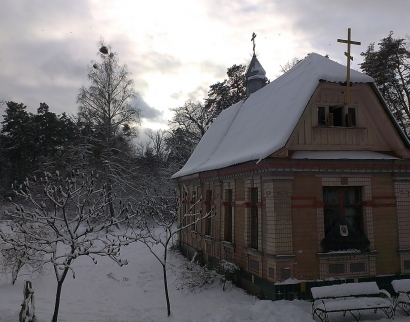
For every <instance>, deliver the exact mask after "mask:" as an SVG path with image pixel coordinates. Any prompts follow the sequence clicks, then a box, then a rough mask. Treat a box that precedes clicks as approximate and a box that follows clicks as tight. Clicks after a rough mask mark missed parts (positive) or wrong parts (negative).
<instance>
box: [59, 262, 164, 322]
mask: <svg viewBox="0 0 410 322" xmlns="http://www.w3.org/2000/svg"><path fill="white" fill-rule="evenodd" d="M162 271H163V273H164V289H165V298H166V300H167V313H168V316H170V315H171V303H170V302H169V294H168V280H167V269H166V266H165V265H162ZM53 322H54V321H53Z"/></svg>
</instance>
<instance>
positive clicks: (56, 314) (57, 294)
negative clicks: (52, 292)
mask: <svg viewBox="0 0 410 322" xmlns="http://www.w3.org/2000/svg"><path fill="white" fill-rule="evenodd" d="M67 273H68V268H65V269H64V272H63V275H62V276H61V279H60V280H57V292H56V302H55V304H54V314H53V319H52V320H51V322H57V319H58V310H59V308H60V297H61V289H62V287H63V283H64V280H65V277H66V276H67Z"/></svg>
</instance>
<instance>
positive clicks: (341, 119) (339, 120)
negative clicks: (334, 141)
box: [317, 105, 357, 127]
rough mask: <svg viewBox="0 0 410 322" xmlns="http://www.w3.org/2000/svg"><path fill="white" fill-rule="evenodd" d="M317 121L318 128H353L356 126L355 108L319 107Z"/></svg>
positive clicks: (339, 106) (342, 106)
mask: <svg viewBox="0 0 410 322" xmlns="http://www.w3.org/2000/svg"><path fill="white" fill-rule="evenodd" d="M317 121H318V122H317V123H318V125H319V126H320V125H322V126H337V127H354V126H356V125H357V123H356V108H355V107H347V106H345V105H333V106H319V107H318V108H317Z"/></svg>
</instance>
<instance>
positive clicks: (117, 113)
mask: <svg viewBox="0 0 410 322" xmlns="http://www.w3.org/2000/svg"><path fill="white" fill-rule="evenodd" d="M99 46H100V49H99V52H98V55H99V58H100V62H97V61H91V64H90V65H89V66H88V79H89V80H90V82H91V85H90V86H88V87H85V86H82V87H81V88H80V92H79V94H78V96H77V103H79V104H80V106H79V112H78V115H79V118H80V120H81V121H82V122H84V123H85V124H86V126H88V127H89V128H90V130H89V131H88V132H89V133H90V137H91V138H92V140H91V141H90V144H92V145H93V148H94V150H95V154H96V155H98V157H99V158H100V161H101V162H102V168H103V173H104V180H105V182H106V183H107V187H108V189H110V187H111V185H112V184H113V181H115V178H116V176H115V175H114V174H113V173H112V172H113V169H114V168H115V166H114V165H113V163H115V162H116V161H118V160H119V159H120V158H121V157H122V154H121V153H120V152H122V151H124V150H126V149H128V148H129V144H130V143H131V140H127V138H128V139H130V138H133V137H135V136H136V135H137V128H136V127H137V125H138V124H139V121H140V110H138V109H137V108H136V107H135V106H133V105H132V100H133V99H135V98H136V93H135V90H134V81H133V80H132V79H131V78H130V73H129V72H128V69H127V66H126V65H123V66H120V65H119V59H118V55H117V53H115V52H112V51H111V47H110V46H108V45H106V44H104V42H103V41H100V43H99ZM119 154H121V157H118V156H119ZM117 174H118V173H117ZM111 193H112V192H111V190H108V194H111ZM109 210H110V213H111V215H113V214H114V208H113V206H112V204H109Z"/></svg>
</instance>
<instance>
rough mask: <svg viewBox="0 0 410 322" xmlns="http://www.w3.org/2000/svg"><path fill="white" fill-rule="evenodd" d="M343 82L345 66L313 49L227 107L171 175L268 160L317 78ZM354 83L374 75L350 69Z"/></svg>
mask: <svg viewBox="0 0 410 322" xmlns="http://www.w3.org/2000/svg"><path fill="white" fill-rule="evenodd" d="M321 80H324V81H329V82H345V81H346V67H345V66H343V65H341V64H339V63H336V62H334V61H332V60H330V59H329V58H326V57H323V56H321V55H319V54H315V53H311V54H309V55H308V56H307V57H306V58H305V59H304V60H302V61H301V62H299V63H298V64H297V65H296V66H294V67H293V68H292V69H291V70H290V71H288V72H287V73H285V74H283V75H282V76H281V77H279V78H278V79H276V80H275V81H273V82H272V83H270V84H268V85H266V86H265V87H263V88H262V89H260V90H258V91H257V92H255V93H253V94H251V95H250V96H249V97H248V98H247V99H246V100H243V101H240V102H239V103H236V104H235V105H232V106H231V107H229V108H227V109H226V110H224V111H223V112H222V113H221V114H220V115H219V116H218V117H217V118H216V120H215V121H214V123H213V124H212V125H211V127H210V128H209V129H208V131H207V132H206V133H205V135H204V136H203V137H202V139H201V141H200V142H199V144H198V146H197V147H196V148H195V150H194V152H193V153H192V155H191V157H190V158H189V159H188V161H187V163H186V164H185V165H184V167H183V168H182V169H181V170H180V171H178V172H177V173H175V174H174V175H173V176H172V177H173V178H178V177H181V176H185V175H189V174H194V173H198V172H203V171H208V170H215V169H220V168H224V167H228V166H231V165H234V164H238V163H243V162H247V161H252V160H260V159H264V158H266V157H267V156H269V155H270V154H272V153H274V152H276V151H277V150H279V149H280V148H282V147H283V146H284V145H285V144H286V141H287V140H288V139H289V137H290V135H291V133H292V131H293V130H294V128H295V126H296V124H297V122H298V120H299V118H300V116H301V115H302V113H303V111H304V109H305V107H306V105H307V103H308V102H309V99H310V98H311V96H312V94H313V92H314V91H315V89H316V87H317V86H318V84H319V81H321ZM350 80H351V82H354V83H368V82H373V78H371V77H370V76H367V75H365V74H362V73H359V72H358V71H355V70H351V71H350Z"/></svg>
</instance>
